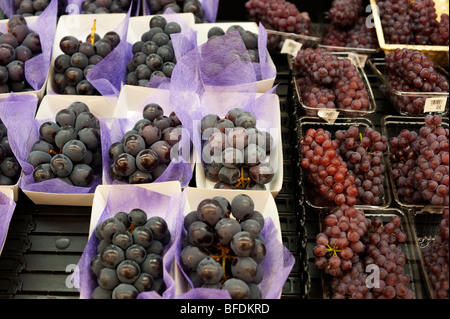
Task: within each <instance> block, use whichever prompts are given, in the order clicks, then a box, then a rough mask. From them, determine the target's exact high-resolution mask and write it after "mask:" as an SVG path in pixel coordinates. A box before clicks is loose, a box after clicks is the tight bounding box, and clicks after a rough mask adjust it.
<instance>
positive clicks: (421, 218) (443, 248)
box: [412, 207, 449, 299]
mask: <svg viewBox="0 0 450 319" xmlns="http://www.w3.org/2000/svg"><path fill="white" fill-rule="evenodd" d="M448 213H449V209H448V207H446V208H444V209H442V210H430V209H428V208H425V209H422V210H420V211H416V212H414V214H413V219H412V220H413V226H414V229H415V235H416V237H417V242H418V245H419V249H420V253H419V260H420V262H421V266H422V271H423V276H424V279H425V283H426V285H425V286H426V288H427V292H428V296H427V297H428V298H430V299H448V297H449V295H448V284H447V283H448V274H449V272H448V271H447V269H448V260H449V259H448Z"/></svg>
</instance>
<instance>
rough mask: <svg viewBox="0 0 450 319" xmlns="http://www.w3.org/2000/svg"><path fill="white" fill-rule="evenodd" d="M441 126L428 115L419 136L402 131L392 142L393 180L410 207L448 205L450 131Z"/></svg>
mask: <svg viewBox="0 0 450 319" xmlns="http://www.w3.org/2000/svg"><path fill="white" fill-rule="evenodd" d="M441 122H442V118H441V117H440V116H437V115H435V116H432V115H427V116H426V117H425V125H424V126H422V127H421V128H420V130H419V132H415V131H410V130H408V129H403V130H402V131H401V132H400V134H399V135H398V136H396V137H392V138H390V140H389V146H390V152H391V156H390V161H391V163H392V164H391V165H392V178H393V180H394V183H395V186H396V187H397V190H396V191H397V194H398V196H399V198H400V199H401V200H402V201H404V202H406V203H408V204H417V203H420V202H423V201H425V202H428V203H431V204H432V205H444V206H448V204H449V190H448V189H449V188H448V185H449V166H448V164H449V140H448V138H449V130H448V128H447V129H446V128H444V127H443V126H442V125H441Z"/></svg>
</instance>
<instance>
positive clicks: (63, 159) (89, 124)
mask: <svg viewBox="0 0 450 319" xmlns="http://www.w3.org/2000/svg"><path fill="white" fill-rule="evenodd" d="M27 162H28V163H30V164H31V165H32V166H33V167H34V171H33V175H32V176H33V180H34V182H35V183H39V182H42V181H46V180H51V179H54V178H59V179H61V180H63V181H65V182H66V183H67V184H69V185H74V186H80V187H88V186H91V185H92V182H93V180H94V175H95V174H96V173H98V172H100V171H101V166H102V155H101V139H100V127H99V124H98V120H97V118H96V117H95V116H94V114H92V113H91V112H90V110H89V107H88V106H87V105H86V104H85V103H83V102H73V103H72V104H70V105H69V107H68V108H66V109H62V110H60V111H59V112H58V113H57V114H56V116H55V121H47V122H44V123H43V124H42V125H41V126H40V128H39V141H37V142H36V143H34V145H33V147H32V149H31V152H30V154H29V155H28V157H27Z"/></svg>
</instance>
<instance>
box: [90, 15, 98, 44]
mask: <svg viewBox="0 0 450 319" xmlns="http://www.w3.org/2000/svg"><path fill="white" fill-rule="evenodd" d="M96 23H97V19H94V25H93V26H92V32H91V44H92V45H94V38H95V25H96Z"/></svg>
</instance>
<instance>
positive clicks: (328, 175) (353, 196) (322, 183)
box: [300, 128, 358, 206]
mask: <svg viewBox="0 0 450 319" xmlns="http://www.w3.org/2000/svg"><path fill="white" fill-rule="evenodd" d="M300 144H301V152H302V156H303V158H302V160H301V162H300V165H301V167H302V168H303V169H305V170H307V171H308V172H309V174H308V177H307V180H308V182H309V183H311V184H312V185H314V186H315V187H317V189H318V191H319V193H320V194H321V196H323V197H324V198H325V199H326V200H327V201H328V202H330V203H333V202H334V203H335V204H336V205H342V204H347V205H349V206H354V205H355V204H356V202H357V196H358V188H357V187H356V186H355V180H356V177H355V175H353V174H350V172H349V171H348V169H347V163H346V162H345V161H344V160H343V159H342V157H341V156H340V155H339V153H338V148H339V142H338V141H336V140H332V139H331V133H330V132H329V131H326V130H324V129H322V128H319V129H317V130H315V129H309V130H308V131H307V132H306V135H305V137H304V138H302V140H301V142H300Z"/></svg>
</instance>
